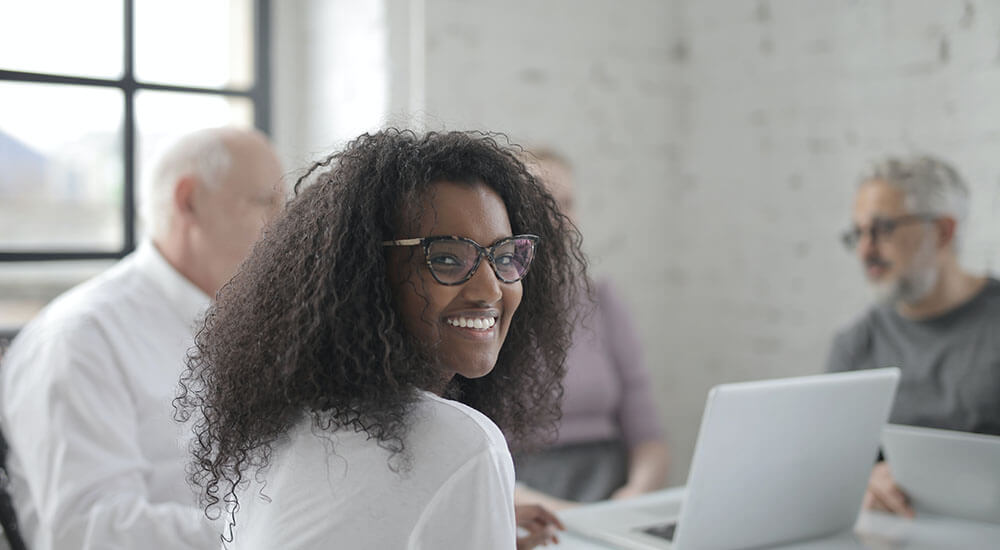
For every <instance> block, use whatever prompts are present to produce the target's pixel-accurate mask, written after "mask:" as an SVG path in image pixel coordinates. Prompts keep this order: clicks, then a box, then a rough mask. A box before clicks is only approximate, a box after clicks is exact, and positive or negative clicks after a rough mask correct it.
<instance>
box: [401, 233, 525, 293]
mask: <svg viewBox="0 0 1000 550" xmlns="http://www.w3.org/2000/svg"><path fill="white" fill-rule="evenodd" d="M522 239H523V240H527V241H528V242H529V243H531V260H529V261H528V265H526V266H525V268H524V272H523V273H521V275H520V276H519V277H517V278H516V279H505V278H504V277H503V276H502V275H500V271H499V270H498V269H497V264H496V260H495V258H494V257H493V254H494V252H496V249H497V248H498V247H500V246H503V245H505V244H507V243H509V242H510V241H515V240H522ZM539 240H541V239H540V237H539V236H538V235H531V234H524V235H512V236H510V237H504V238H502V239H499V240H497V241H496V242H494V243H493V244H491V245H489V246H482V245H480V244H479V243H477V242H476V241H474V240H472V239H468V238H465V237H457V236H455V235H435V236H432V237H421V238H416V239H397V240H394V241H382V246H418V245H419V246H422V247H423V248H424V263H425V264H427V269H428V270H429V271H430V272H431V276H432V277H434V280H435V281H437V282H438V283H439V284H442V285H445V286H456V285H460V284H463V283H465V282H466V281H468V280H469V279H471V278H472V276H473V275H475V274H476V271H477V270H478V269H479V264H480V263H481V262H482V259H483V257H484V256H485V257H486V261H487V262H489V264H490V267H491V268H492V269H493V274H494V275H496V276H497V279H498V280H500V281H502V282H504V283H508V284H510V283H516V282H518V281H520V280H521V279H523V278H524V276H525V275H527V274H528V270H529V269H530V268H531V262H533V261H534V259H535V248H536V247H537V246H538V241H539ZM437 241H460V242H464V243H468V244H471V245H472V246H474V247H475V248H476V252H477V254H476V261H475V263H473V264H472V268H470V269H469V271H468V273H466V274H465V276H464V277H462V279H460V280H458V281H455V282H447V281H442V280H441V279H440V277H438V274H437V273H436V272H435V271H434V267H433V266H431V244H433V243H435V242H437Z"/></svg>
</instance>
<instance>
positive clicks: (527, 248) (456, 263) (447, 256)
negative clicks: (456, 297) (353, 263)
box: [382, 235, 538, 286]
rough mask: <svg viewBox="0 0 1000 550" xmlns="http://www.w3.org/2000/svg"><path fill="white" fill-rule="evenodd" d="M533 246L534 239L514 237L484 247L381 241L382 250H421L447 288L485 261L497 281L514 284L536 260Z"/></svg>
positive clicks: (463, 242) (458, 241)
mask: <svg viewBox="0 0 1000 550" xmlns="http://www.w3.org/2000/svg"><path fill="white" fill-rule="evenodd" d="M536 244H538V236H537V235H514V236H513V237H506V238H503V239H500V240H499V241H497V242H495V243H493V244H491V245H490V246H487V247H484V246H480V245H479V243H477V242H476V241H474V240H472V239H466V238H465V237H453V236H439V237H424V238H422V239H400V240H395V241H384V242H383V243H382V246H417V245H421V246H423V247H424V259H425V260H426V262H427V267H428V268H429V269H430V270H431V275H432V276H433V277H434V280H435V281H437V282H439V283H441V284H443V285H449V286H450V285H460V284H462V283H464V282H466V281H468V280H469V279H471V278H472V276H473V275H475V274H476V270H477V269H479V263H480V261H481V260H482V259H483V258H484V257H485V258H486V261H487V262H489V264H490V267H492V268H493V273H495V274H496V276H497V279H500V280H501V281H503V282H505V283H516V282H517V281H520V280H521V279H522V278H524V276H525V275H526V274H527V273H528V268H529V267H530V266H531V260H533V259H534V257H535V245H536Z"/></svg>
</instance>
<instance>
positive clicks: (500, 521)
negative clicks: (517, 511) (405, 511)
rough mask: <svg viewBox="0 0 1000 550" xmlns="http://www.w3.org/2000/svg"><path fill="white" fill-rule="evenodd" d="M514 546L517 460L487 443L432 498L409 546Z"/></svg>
mask: <svg viewBox="0 0 1000 550" xmlns="http://www.w3.org/2000/svg"><path fill="white" fill-rule="evenodd" d="M516 545H517V527H516V520H515V518H514V470H513V464H512V463H511V460H510V455H509V454H506V453H505V452H503V451H501V450H499V449H497V448H489V449H485V450H484V451H483V452H481V453H478V454H476V455H475V456H474V457H473V458H472V459H470V460H469V461H468V462H466V463H465V464H464V465H463V466H462V467H460V468H459V469H458V470H456V471H455V473H454V474H452V475H451V476H450V477H449V478H448V479H447V480H446V481H445V482H444V484H442V485H441V487H440V489H438V491H437V492H436V493H435V494H434V496H433V497H431V500H430V502H429V503H428V505H427V507H426V508H425V510H424V512H423V513H422V514H421V516H420V519H418V520H417V523H416V524H415V526H414V529H413V533H412V534H411V535H410V540H409V544H408V545H407V547H408V548H409V549H410V550H438V549H441V548H477V549H483V550H500V549H502V550H513V549H514V548H515V547H516Z"/></svg>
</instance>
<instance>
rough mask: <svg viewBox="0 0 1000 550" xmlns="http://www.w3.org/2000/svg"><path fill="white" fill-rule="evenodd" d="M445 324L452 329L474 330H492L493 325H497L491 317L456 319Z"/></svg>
mask: <svg viewBox="0 0 1000 550" xmlns="http://www.w3.org/2000/svg"><path fill="white" fill-rule="evenodd" d="M446 322H447V323H448V324H449V325H451V326H453V327H460V328H471V329H475V330H487V329H491V328H493V325H495V324H497V320H496V319H494V318H493V317H485V318H483V317H475V318H471V317H458V318H452V319H448V320H447V321H446Z"/></svg>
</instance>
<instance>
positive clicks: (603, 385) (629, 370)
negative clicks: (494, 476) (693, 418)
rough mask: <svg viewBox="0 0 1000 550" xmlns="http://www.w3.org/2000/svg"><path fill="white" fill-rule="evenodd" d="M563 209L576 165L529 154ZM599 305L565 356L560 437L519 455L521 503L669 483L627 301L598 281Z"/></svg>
mask: <svg viewBox="0 0 1000 550" xmlns="http://www.w3.org/2000/svg"><path fill="white" fill-rule="evenodd" d="M525 156H526V158H527V162H526V164H527V165H528V167H529V170H532V171H533V172H534V173H535V176H536V177H537V178H538V179H539V180H540V181H542V182H543V183H545V185H546V187H547V188H548V190H549V192H550V193H551V194H552V196H553V197H554V198H555V199H556V200H557V202H558V203H559V206H560V208H561V209H562V211H563V212H564V213H565V214H566V215H567V216H569V217H570V218H571V219H574V220H575V211H574V204H573V199H574V193H573V191H574V189H573V181H572V168H571V166H570V164H569V163H568V162H567V161H566V159H565V158H564V157H562V156H561V155H559V154H558V153H555V152H552V151H549V150H538V151H535V152H532V153H530V154H527V155H525ZM593 300H594V303H593V304H581V305H580V308H581V310H582V311H583V312H584V314H583V315H581V317H580V319H578V320H577V322H576V325H575V328H574V332H573V342H572V345H571V347H570V349H569V352H568V354H567V357H566V371H567V372H566V378H565V380H564V384H563V385H564V394H563V406H562V410H563V414H562V419H561V421H560V426H559V431H558V436H557V437H556V440H555V441H554V442H552V443H551V444H550V445H549V446H547V447H544V448H543V449H541V450H539V451H534V452H529V453H520V454H517V455H516V456H515V459H514V464H515V472H516V475H517V482H518V483H517V487H516V489H515V498H516V500H517V501H518V502H523V503H528V502H536V503H540V504H543V505H545V506H548V507H550V508H552V509H560V508H565V507H568V506H572V505H573V504H574V503H576V502H591V501H596V500H603V499H608V498H612V499H618V498H627V497H630V496H635V495H639V494H642V493H646V492H649V491H653V490H656V489H659V488H661V487H662V486H663V484H664V482H665V480H666V476H667V469H668V466H669V452H668V448H667V444H666V442H665V440H664V437H663V429H662V426H661V424H660V420H659V414H658V412H657V410H656V404H655V400H654V397H653V394H652V392H651V390H650V387H651V386H650V376H649V372H648V370H647V369H646V368H645V366H644V364H643V362H642V357H641V355H642V353H641V348H640V344H639V339H638V337H637V334H636V332H635V329H634V326H633V324H632V321H631V318H630V316H629V313H628V311H627V309H626V307H625V304H624V303H623V302H622V300H621V299H620V298H619V297H618V295H617V293H616V292H615V291H614V288H613V285H612V284H611V283H610V282H609V281H607V280H602V281H597V282H596V283H595V285H594V288H593Z"/></svg>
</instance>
